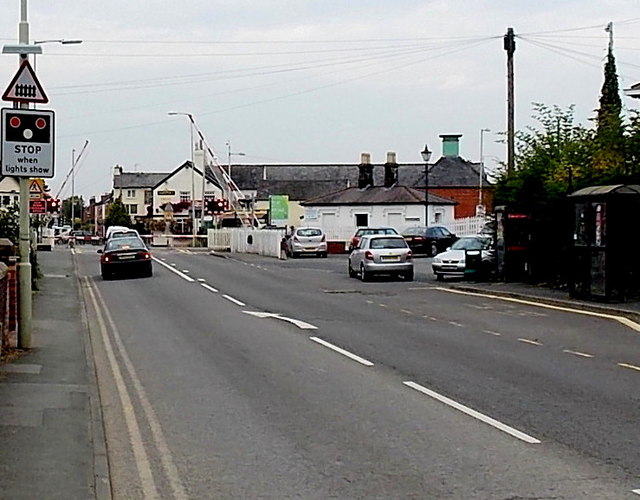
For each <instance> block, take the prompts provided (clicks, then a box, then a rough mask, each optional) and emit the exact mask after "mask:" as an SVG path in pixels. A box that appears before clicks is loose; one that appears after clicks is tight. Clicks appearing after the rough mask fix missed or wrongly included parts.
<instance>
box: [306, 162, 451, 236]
mask: <svg viewBox="0 0 640 500" xmlns="http://www.w3.org/2000/svg"><path fill="white" fill-rule="evenodd" d="M358 170H359V176H358V184H357V185H356V186H353V187H346V188H343V189H341V190H338V191H334V192H333V193H328V194H324V195H321V196H317V197H315V198H311V199H310V200H307V201H303V202H302V203H301V205H302V206H303V207H304V209H305V215H304V221H305V222H304V224H305V225H306V224H308V225H312V226H319V227H322V228H323V229H324V230H325V232H327V233H328V234H329V238H337V239H345V237H346V236H349V235H350V234H351V233H353V232H354V230H355V229H356V228H357V227H363V226H391V227H394V228H396V229H397V230H398V231H402V230H404V229H405V228H407V227H409V226H415V225H425V221H426V220H427V213H428V223H429V224H430V225H431V224H445V223H447V222H449V221H452V220H453V218H454V207H455V206H456V205H457V202H456V201H454V200H451V199H447V198H444V197H442V196H438V195H435V194H433V193H431V192H430V193H429V198H428V202H429V203H428V205H427V204H426V203H425V193H424V191H421V190H418V189H414V188H412V187H409V186H403V185H400V184H399V183H398V172H399V166H398V164H397V163H396V162H395V153H388V154H387V163H385V165H384V170H383V169H382V168H380V167H378V168H376V167H375V166H374V165H372V164H371V163H370V156H369V154H368V153H363V154H362V156H361V162H360V165H359V167H358ZM376 170H377V171H379V172H380V173H381V172H382V171H383V172H384V174H383V179H384V180H383V184H382V185H378V186H376V185H375V180H374V179H375V177H376V176H375V175H374V173H375V172H376ZM378 177H379V178H380V177H381V176H380V175H379V176H378ZM427 209H428V212H427Z"/></svg>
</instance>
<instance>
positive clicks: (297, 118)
mask: <svg viewBox="0 0 640 500" xmlns="http://www.w3.org/2000/svg"><path fill="white" fill-rule="evenodd" d="M2 3H3V5H2V7H3V8H2V16H0V42H1V43H2V44H3V45H4V44H15V43H17V38H18V22H19V20H20V0H3V2H2ZM28 22H29V28H30V41H31V42H32V43H33V42H35V41H38V42H43V41H44V42H45V43H42V44H41V45H42V50H43V53H42V55H39V56H37V60H36V61H35V63H34V61H33V59H32V60H31V64H32V66H34V64H35V67H36V74H37V77H38V79H39V81H40V83H41V85H42V87H43V88H44V90H45V92H46V94H47V96H48V97H49V103H47V104H40V105H38V106H37V107H38V108H41V109H52V110H54V111H55V115H56V139H55V177H54V178H52V179H48V180H47V184H48V185H49V187H50V188H51V192H52V194H53V195H55V196H59V197H61V198H67V197H69V196H71V182H70V179H69V175H70V172H71V165H72V163H73V161H74V159H75V161H76V173H75V175H74V176H73V180H74V182H73V190H74V193H75V194H76V195H82V196H83V197H84V198H85V200H86V201H87V200H88V199H89V198H90V197H91V196H96V197H99V196H100V194H102V193H106V192H108V191H109V190H110V189H111V183H112V175H113V167H114V166H115V165H121V166H122V167H123V168H124V171H125V172H129V171H139V172H171V171H172V170H174V169H175V168H177V167H178V166H179V165H180V164H182V163H183V162H184V161H185V160H187V159H189V158H190V155H191V153H190V139H189V131H190V129H189V121H188V118H187V117H186V116H171V115H169V114H168V113H170V112H179V113H191V114H193V116H194V118H195V121H196V124H197V126H198V128H199V129H200V130H201V132H202V133H203V135H204V137H205V138H206V140H207V142H208V144H209V146H210V147H211V148H212V149H213V151H214V152H215V154H216V158H215V161H217V162H218V163H219V164H221V165H226V164H227V162H228V160H229V152H231V160H232V162H233V163H249V164H253V163H257V164H269V163H302V164H305V163H358V162H359V160H360V154H361V153H362V152H368V153H370V154H371V158H372V162H374V163H384V162H385V159H386V153H387V152H388V151H393V152H395V153H396V155H397V161H398V162H399V163H403V162H420V161H422V160H421V156H420V151H421V150H422V149H423V148H424V145H425V144H427V145H428V146H429V149H431V150H432V151H434V155H433V157H432V161H435V160H437V159H438V158H439V156H440V154H441V152H442V147H441V140H440V138H439V136H440V134H462V138H461V140H460V155H461V156H462V157H463V158H466V159H468V160H471V161H479V160H480V153H481V150H482V152H483V153H484V155H483V156H484V160H485V164H486V166H487V169H488V171H489V172H495V171H496V170H497V169H498V168H499V165H500V162H504V161H505V159H506V146H505V144H504V142H503V140H502V139H503V134H504V131H505V130H506V128H507V125H506V116H507V109H506V108H507V106H506V95H507V91H506V73H507V70H506V53H505V51H504V48H503V36H504V34H505V33H506V31H507V28H509V27H511V28H513V30H514V32H515V35H516V37H517V38H516V52H515V55H514V67H515V127H516V129H517V130H522V129H525V128H527V127H530V126H535V123H536V122H535V121H534V119H533V117H532V115H533V108H532V103H544V104H546V105H549V106H558V107H560V108H562V109H566V108H568V107H569V106H574V107H575V117H576V121H577V122H579V123H583V124H585V125H589V126H590V125H591V122H590V121H589V120H590V119H591V118H593V116H594V110H595V109H596V108H597V107H598V98H599V96H600V89H601V86H602V81H603V66H604V60H605V56H606V52H607V44H608V42H609V38H608V37H609V34H608V33H607V32H605V27H606V26H607V24H608V23H609V22H612V23H613V34H614V54H615V57H616V63H617V69H618V76H619V83H620V87H621V89H625V88H629V87H630V86H631V85H633V84H635V83H637V82H640V9H638V1H637V0H561V1H558V0H555V1H549V0H537V1H529V0H518V1H514V2H498V1H495V0H494V1H490V0H421V1H419V0H368V1H366V2H365V1H362V0H350V1H344V0H322V1H321V0H234V1H232V2H230V1H228V0H206V1H205V0H184V1H182V2H176V1H174V0H171V1H168V0H155V1H149V0H147V1H145V0H140V1H136V2H133V1H131V0H127V1H124V0H109V1H104V0H83V1H81V2H78V1H71V0H56V1H55V2H52V1H50V0H29V1H28ZM61 39H66V40H82V43H81V44H65V45H63V44H60V43H58V42H56V40H61ZM48 40H49V42H46V41H48ZM51 40H53V41H51ZM17 68H18V56H16V55H7V54H3V55H2V57H0V83H1V80H2V78H4V80H5V82H6V83H5V84H4V85H5V88H6V86H8V85H9V82H10V81H11V79H12V78H13V76H14V74H15V73H16V71H17ZM623 104H624V106H625V107H626V108H628V109H634V108H638V107H639V105H640V101H638V100H633V99H630V98H627V97H625V96H623ZM3 107H11V103H10V102H5V103H4V104H3ZM482 129H489V130H490V132H483V133H481V130H482ZM481 138H482V144H481ZM85 145H86V147H85ZM83 149H84V151H83V153H82V154H81V155H80V152H81V151H82V150H83ZM242 153H243V154H242ZM65 179H67V180H66V183H65Z"/></svg>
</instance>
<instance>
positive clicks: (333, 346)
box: [309, 337, 373, 366]
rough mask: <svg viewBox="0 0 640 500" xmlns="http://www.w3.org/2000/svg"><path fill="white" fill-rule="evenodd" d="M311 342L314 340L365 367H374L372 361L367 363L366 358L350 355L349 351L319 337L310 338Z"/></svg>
mask: <svg viewBox="0 0 640 500" xmlns="http://www.w3.org/2000/svg"><path fill="white" fill-rule="evenodd" d="M309 339H310V340H313V341H314V342H317V343H318V344H320V345H323V346H325V347H328V348H329V349H331V350H333V351H336V352H338V353H340V354H342V355H343V356H346V357H347V358H350V359H352V360H354V361H357V362H358V363H360V364H363V365H364V366H373V363H372V362H371V361H367V360H366V359H364V358H361V357H360V356H356V355H355V354H353V353H350V352H349V351H345V350H344V349H342V348H340V347H338V346H335V345H333V344H330V343H329V342H327V341H326V340H322V339H320V338H318V337H309Z"/></svg>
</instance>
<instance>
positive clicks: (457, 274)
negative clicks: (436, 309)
mask: <svg viewBox="0 0 640 500" xmlns="http://www.w3.org/2000/svg"><path fill="white" fill-rule="evenodd" d="M467 258H469V259H475V263H470V262H467ZM494 262H495V254H494V251H493V241H492V238H490V237H488V236H482V235H476V236H463V237H462V238H460V239H458V241H456V242H454V243H453V245H451V247H449V248H448V249H447V251H446V252H442V253H439V254H438V255H436V256H435V257H434V258H433V261H432V263H431V267H432V268H433V274H435V276H436V279H437V280H438V281H441V280H443V279H444V278H445V277H450V278H465V277H471V276H474V277H487V276H489V275H490V274H491V272H492V269H493V264H494Z"/></svg>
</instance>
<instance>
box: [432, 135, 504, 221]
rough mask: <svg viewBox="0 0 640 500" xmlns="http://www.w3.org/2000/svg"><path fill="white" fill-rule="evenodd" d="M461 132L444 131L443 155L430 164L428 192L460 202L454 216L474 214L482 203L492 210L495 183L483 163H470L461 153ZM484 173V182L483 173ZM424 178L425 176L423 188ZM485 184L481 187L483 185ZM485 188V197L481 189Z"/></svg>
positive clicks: (462, 216)
mask: <svg viewBox="0 0 640 500" xmlns="http://www.w3.org/2000/svg"><path fill="white" fill-rule="evenodd" d="M460 137H462V135H460V134H443V135H441V136H440V138H441V139H442V156H441V157H440V158H439V159H438V161H436V162H435V163H434V164H433V165H430V166H429V179H428V180H429V183H428V186H429V193H434V194H437V195H439V196H442V197H444V198H450V199H452V200H455V201H457V202H458V204H457V205H456V208H455V218H456V219H462V218H464V217H472V216H474V215H476V214H477V212H478V205H479V204H480V199H481V200H482V204H483V205H484V206H485V207H487V208H488V209H489V211H492V210H493V186H492V184H491V183H490V182H489V181H488V179H487V177H486V173H485V172H484V170H483V169H482V168H481V164H480V163H474V162H470V161H468V160H465V159H464V158H462V157H461V156H460ZM481 174H482V183H480V175H481ZM424 185H425V179H424V175H423V177H422V186H423V189H424ZM481 186H482V187H481ZM481 189H482V197H480V190H481Z"/></svg>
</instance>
